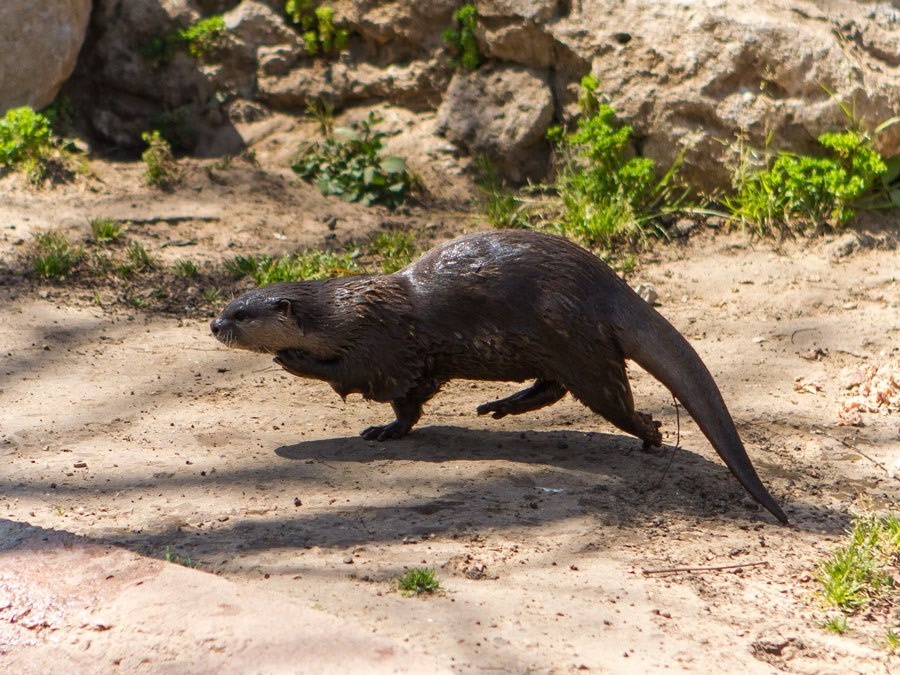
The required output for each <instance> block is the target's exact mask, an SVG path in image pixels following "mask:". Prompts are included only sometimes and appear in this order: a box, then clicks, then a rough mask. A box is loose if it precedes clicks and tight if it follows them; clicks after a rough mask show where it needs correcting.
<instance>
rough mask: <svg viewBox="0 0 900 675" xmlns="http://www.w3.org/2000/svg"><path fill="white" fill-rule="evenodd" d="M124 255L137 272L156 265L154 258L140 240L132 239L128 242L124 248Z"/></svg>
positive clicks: (150, 268)
mask: <svg viewBox="0 0 900 675" xmlns="http://www.w3.org/2000/svg"><path fill="white" fill-rule="evenodd" d="M125 255H126V257H127V258H128V260H129V262H130V263H131V265H132V267H133V268H134V269H135V270H137V271H139V272H140V271H144V270H152V269H154V268H155V267H156V264H157V263H156V260H155V259H154V258H153V256H152V255H151V254H150V251H148V250H147V249H146V248H144V245H143V244H141V243H140V242H137V241H133V242H131V243H130V244H128V247H127V248H126V249H125Z"/></svg>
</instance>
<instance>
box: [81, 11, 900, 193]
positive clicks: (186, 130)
mask: <svg viewBox="0 0 900 675" xmlns="http://www.w3.org/2000/svg"><path fill="white" fill-rule="evenodd" d="M328 4H329V5H331V6H332V7H333V8H334V12H335V19H336V21H337V22H338V23H339V24H340V25H342V26H344V27H346V28H347V29H348V30H349V31H350V41H349V46H348V48H347V49H346V50H344V51H343V52H342V53H341V54H329V55H318V56H315V57H311V56H309V55H307V54H306V53H305V52H304V50H303V48H302V46H301V45H302V39H301V38H300V36H299V33H298V29H297V27H296V26H294V25H293V24H292V23H291V22H290V20H289V19H288V17H287V16H286V15H285V13H284V3H283V2H280V1H276V0H244V1H243V2H240V1H238V0H229V1H227V2H226V1H219V2H214V1H212V0H210V1H208V2H199V1H192V2H189V1H188V0H166V1H165V2H159V3H157V2H149V3H148V2H143V1H141V0H96V2H95V5H96V9H95V13H94V14H95V15H94V19H93V21H92V25H91V36H90V40H89V43H88V45H87V46H86V49H85V51H86V55H85V57H84V58H83V59H82V61H81V64H80V66H79V68H78V76H77V77H79V78H80V81H81V83H82V84H83V83H84V82H85V81H87V82H88V83H89V84H90V85H91V86H90V87H87V88H86V87H83V86H79V87H73V88H72V90H73V91H88V92H90V94H89V100H85V101H84V105H85V106H87V108H88V109H89V115H90V117H91V124H92V127H93V129H94V131H95V133H96V134H97V135H98V136H99V137H100V138H102V139H104V140H108V141H112V142H114V143H116V144H126V143H127V142H128V140H129V139H131V142H132V143H133V142H134V140H135V139H138V138H139V134H140V131H142V130H143V129H145V128H147V127H148V126H151V125H158V124H159V120H162V121H163V122H166V123H169V124H170V126H171V125H172V123H173V121H174V123H175V126H176V127H177V129H176V130H178V129H180V130H181V131H180V132H179V133H181V132H183V136H184V139H185V140H184V142H183V143H182V145H183V146H184V147H186V148H187V149H192V148H196V147H198V144H197V141H196V137H197V136H198V135H200V136H202V135H203V134H204V133H207V132H208V130H209V129H210V128H212V127H215V126H217V125H218V126H219V127H221V126H222V125H228V124H230V123H237V122H240V121H241V120H242V119H244V118H245V116H246V114H247V111H248V110H249V111H252V112H253V115H254V116H259V115H265V114H266V111H267V110H275V111H281V112H288V113H299V112H302V111H303V110H304V109H305V106H306V104H307V103H308V102H309V101H310V100H315V99H323V100H327V101H330V102H331V103H333V104H334V105H335V106H336V107H337V108H338V109H341V108H348V107H353V106H357V105H366V106H368V105H372V104H376V103H386V104H391V105H394V106H401V107H403V108H406V109H407V110H410V111H412V112H413V113H415V114H419V115H433V113H434V111H435V110H438V109H440V114H439V120H438V123H436V124H434V125H432V126H433V128H434V129H435V130H436V131H438V132H439V133H443V134H445V136H446V138H447V139H449V140H451V141H453V142H454V143H455V144H456V145H457V147H458V148H459V149H460V151H462V152H464V153H467V152H468V153H487V154H489V155H491V156H493V157H494V158H495V161H496V163H497V165H498V168H500V170H501V171H502V172H504V173H505V174H506V176H507V177H508V178H510V179H513V180H521V179H523V178H525V177H535V175H536V174H539V173H540V172H541V170H542V168H543V167H545V166H546V165H547V159H548V156H549V149H548V148H547V146H546V144H545V143H544V142H543V140H542V138H543V136H542V134H543V131H544V129H545V128H546V126H547V124H549V123H550V120H551V119H552V121H553V122H554V123H562V124H571V122H572V121H573V117H574V115H575V114H576V113H577V106H576V100H577V96H578V83H579V81H580V80H581V78H582V77H583V76H584V75H586V74H588V73H593V74H594V75H595V76H596V77H597V79H598V80H599V82H600V91H602V93H603V96H604V98H605V99H607V100H608V101H609V102H610V103H611V104H612V105H613V107H614V108H616V110H617V111H618V113H619V117H620V119H621V120H622V121H623V122H626V123H628V124H631V125H632V126H633V127H634V136H633V138H634V146H635V147H634V150H635V151H636V152H637V153H639V154H643V155H646V156H649V157H652V158H653V159H655V160H657V161H658V162H659V164H660V165H662V166H668V165H670V164H671V163H672V162H673V161H676V160H677V159H678V158H683V173H684V175H685V176H686V177H687V178H688V179H690V180H691V181H692V182H694V183H695V184H696V185H698V186H700V187H705V188H710V189H711V188H715V187H719V186H723V185H725V184H727V182H728V180H729V163H732V162H734V161H736V158H737V146H738V143H737V137H738V135H739V134H740V135H742V136H743V137H744V138H745V140H746V143H749V144H750V145H752V146H756V147H762V146H764V145H765V143H766V138H767V136H768V135H769V132H772V135H771V138H772V139H773V143H774V144H775V146H774V147H775V148H791V149H794V150H797V151H810V150H812V149H814V148H815V147H816V137H817V136H818V135H819V134H821V133H822V132H824V131H826V130H829V129H834V128H839V127H844V126H847V125H848V123H849V121H848V120H847V119H845V118H844V117H843V113H842V112H841V109H840V106H839V105H838V104H837V102H836V101H835V100H834V99H833V98H832V95H831V94H829V91H831V92H834V95H835V96H836V97H837V98H839V99H840V100H842V101H845V102H848V103H851V102H852V105H853V106H854V107H855V114H856V115H857V116H858V117H859V118H862V119H864V120H865V123H868V124H869V125H870V126H873V125H874V124H877V123H878V122H880V121H882V120H884V119H887V118H889V117H891V116H893V115H896V114H897V113H898V112H900V87H897V82H898V81H900V8H898V7H897V6H896V4H895V3H891V2H887V1H881V2H879V1H878V0H876V1H874V2H867V3H851V2H844V1H842V0H696V1H694V2H690V3H660V2H656V1H655V0H631V1H630V2H627V3H623V2H621V1H620V0H577V1H571V0H482V1H479V2H476V5H477V6H478V10H479V16H480V18H479V21H478V28H477V35H478V40H479V46H480V48H481V53H482V56H483V60H484V65H483V66H482V68H481V69H480V70H478V71H476V72H475V73H474V74H470V73H466V72H457V71H456V69H455V68H454V65H453V60H452V55H451V54H450V53H449V52H448V51H447V49H446V47H445V45H444V42H443V37H442V32H443V30H444V29H445V28H447V27H448V26H449V25H450V24H451V21H452V14H453V11H454V9H456V8H457V7H458V6H459V2H458V0H433V1H429V2H421V1H419V0H392V1H390V2H388V1H387V0H335V1H334V2H333V3H328ZM201 11H202V12H203V13H205V14H206V15H208V14H209V13H210V12H213V11H224V12H225V23H226V27H227V28H228V34H227V37H226V38H225V39H224V40H223V44H222V45H220V48H219V49H217V52H216V58H215V59H213V60H210V61H209V62H205V63H197V62H195V61H193V60H191V59H190V58H189V57H188V56H187V55H186V54H185V53H183V52H179V53H177V54H175V55H174V56H173V57H172V58H170V59H169V60H168V61H167V62H165V63H161V62H160V61H159V60H158V59H156V60H154V59H153V58H151V57H148V56H147V54H148V53H151V54H152V49H151V50H149V51H148V50H147V48H146V46H147V45H151V46H152V45H153V44H154V42H153V41H154V39H155V38H158V37H159V36H163V35H166V34H167V33H171V32H172V31H173V30H177V29H178V28H180V27H184V26H186V25H188V24H190V23H191V22H193V21H196V20H197V19H199V18H201ZM516 78H519V79H516ZM192 139H194V140H192ZM234 140H235V141H239V140H240V139H239V138H235V139H234ZM879 142H880V143H881V145H882V149H883V151H884V153H885V154H887V155H892V154H900V125H897V126H895V127H893V128H892V129H891V130H890V131H888V132H887V133H885V134H882V135H881V137H880V138H879ZM200 145H201V146H202V145H203V144H202V143H201V144H200ZM226 145H227V144H226ZM223 147H224V146H223Z"/></svg>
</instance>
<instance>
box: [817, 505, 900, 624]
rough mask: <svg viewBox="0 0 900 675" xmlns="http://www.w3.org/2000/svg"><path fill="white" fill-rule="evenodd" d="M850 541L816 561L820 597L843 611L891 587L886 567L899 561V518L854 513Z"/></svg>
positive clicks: (853, 609) (869, 599)
mask: <svg viewBox="0 0 900 675" xmlns="http://www.w3.org/2000/svg"><path fill="white" fill-rule="evenodd" d="M849 538H850V543H849V544H848V545H846V546H842V547H841V548H839V549H838V550H836V551H835V552H834V553H833V554H832V556H831V557H830V558H829V559H827V560H825V561H823V562H822V563H820V564H819V568H818V571H817V572H816V575H815V577H816V579H817V580H818V581H819V584H820V589H819V596H820V597H821V598H822V600H823V601H824V602H825V603H826V604H828V605H832V606H834V607H837V608H838V609H841V610H844V611H855V610H858V609H859V608H861V607H864V606H865V605H867V604H868V603H869V602H871V601H872V600H874V599H878V598H881V597H883V596H884V595H885V594H887V593H889V592H892V589H895V588H896V586H895V584H894V581H893V579H892V578H891V575H890V574H889V573H888V571H887V570H886V568H887V567H888V565H889V564H896V563H897V562H898V561H900V519H898V517H897V515H896V514H889V515H887V516H874V515H866V516H856V517H855V518H854V520H853V529H852V530H851V531H850V533H849Z"/></svg>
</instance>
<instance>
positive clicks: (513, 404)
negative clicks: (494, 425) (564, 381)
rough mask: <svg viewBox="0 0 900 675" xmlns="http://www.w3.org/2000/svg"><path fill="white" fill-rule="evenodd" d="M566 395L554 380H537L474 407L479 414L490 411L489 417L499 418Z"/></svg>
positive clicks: (528, 410) (523, 411) (548, 403)
mask: <svg viewBox="0 0 900 675" xmlns="http://www.w3.org/2000/svg"><path fill="white" fill-rule="evenodd" d="M565 395H566V388H565V387H564V386H562V385H561V384H560V383H559V382H555V381H554V380H537V381H536V382H535V383H534V384H533V385H531V386H530V387H528V388H527V389H523V390H522V391H519V392H516V393H515V394H513V395H512V396H507V397H506V398H501V399H498V400H496V401H491V402H490V403H484V404H482V405H480V406H478V408H477V409H476V410H477V412H478V414H479V415H487V414H488V413H491V417H493V418H494V419H495V420H499V419H500V418H501V417H506V416H507V415H521V414H522V413H527V412H531V411H532V410H538V409H540V408H543V407H544V406H548V405H552V404H554V403H556V402H557V401H558V400H559V399H561V398H562V397H563V396H565Z"/></svg>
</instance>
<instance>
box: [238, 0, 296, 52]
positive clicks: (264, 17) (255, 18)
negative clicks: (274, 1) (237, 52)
mask: <svg viewBox="0 0 900 675" xmlns="http://www.w3.org/2000/svg"><path fill="white" fill-rule="evenodd" d="M223 18H224V20H225V28H226V29H227V30H228V32H229V33H231V35H232V36H233V37H234V38H236V39H237V40H240V41H241V42H243V43H245V44H246V45H248V47H249V48H250V49H254V50H255V49H256V48H257V47H262V46H271V45H287V46H288V47H289V48H292V49H294V50H298V49H300V39H299V38H298V37H297V33H296V32H294V31H293V30H291V29H290V28H288V27H287V25H286V24H285V22H284V19H283V18H282V15H280V14H278V13H277V12H275V11H274V10H273V9H272V8H271V7H269V6H268V5H266V4H265V3H262V2H255V1H253V0H249V1H247V0H245V2H242V3H241V4H239V5H238V6H237V7H235V8H234V9H233V10H231V11H230V12H227V13H225V15H224V16H223Z"/></svg>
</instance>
